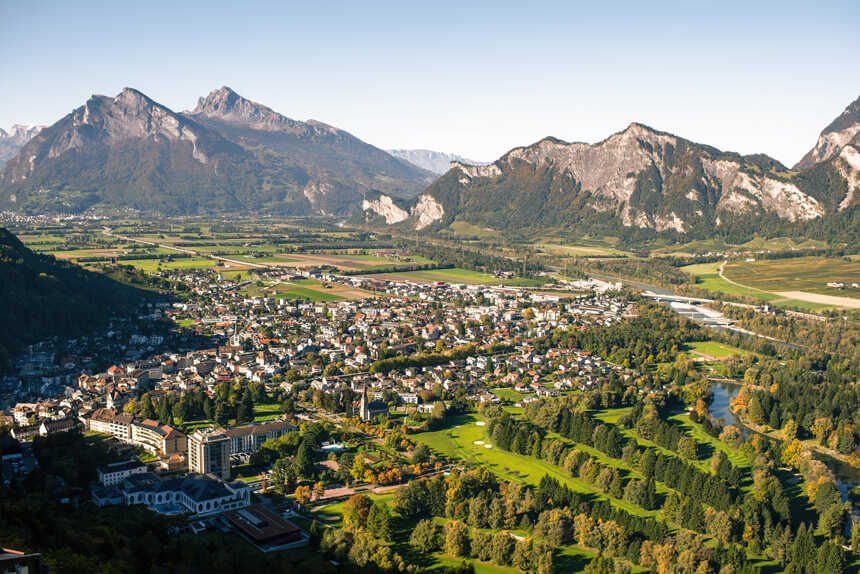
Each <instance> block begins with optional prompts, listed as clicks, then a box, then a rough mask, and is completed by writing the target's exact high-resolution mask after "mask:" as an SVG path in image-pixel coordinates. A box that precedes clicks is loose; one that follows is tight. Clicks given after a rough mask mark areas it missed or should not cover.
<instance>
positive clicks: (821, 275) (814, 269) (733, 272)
mask: <svg viewBox="0 0 860 574" xmlns="http://www.w3.org/2000/svg"><path fill="white" fill-rule="evenodd" d="M724 274H725V276H726V277H727V278H729V279H731V280H732V281H737V282H738V283H741V284H742V285H749V286H750V287H755V288H757V289H764V290H766V291H809V292H815V293H822V294H825V295H837V296H841V297H846V296H847V297H852V296H853V297H858V296H860V289H850V288H849V289H844V290H838V289H832V288H828V287H827V283H828V282H831V281H842V282H844V283H846V284H848V285H850V284H851V283H860V261H844V260H842V259H834V258H827V257H796V258H792V259H770V260H768V259H762V260H759V261H751V262H747V261H739V262H733V263H730V264H727V265H726V267H725V270H724Z"/></svg>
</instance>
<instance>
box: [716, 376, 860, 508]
mask: <svg viewBox="0 0 860 574" xmlns="http://www.w3.org/2000/svg"><path fill="white" fill-rule="evenodd" d="M711 390H712V391H713V393H714V398H713V401H712V402H711V405H710V408H709V411H710V413H711V416H713V417H714V418H715V419H720V418H722V419H723V421H724V422H725V424H733V425H735V426H737V427H738V428H740V429H741V432H743V433H744V435H746V433H747V432H755V431H753V430H752V429H750V428H747V426H746V425H744V424H743V423H742V422H741V420H740V419H739V418H738V417H737V416H735V414H734V413H733V412H732V411H731V410H730V409H729V405H730V403H731V400H732V399H733V398H735V397H736V396H738V393H739V392H740V390H741V386H740V385H736V384H732V383H722V382H716V383H712V384H711ZM768 438H771V437H768ZM771 440H776V439H772V438H771ZM812 456H814V457H815V458H816V459H818V460H820V461H821V462H823V463H824V464H826V465H827V468H829V469H830V470H831V472H833V475H834V476H835V477H836V486H837V487H838V488H839V492H840V493H842V500H843V501H844V500H847V498H848V491H849V490H850V489H851V488H853V487H855V486H857V485H860V469H857V468H854V467H853V466H851V465H850V464H847V463H845V462H842V461H841V460H839V459H838V458H833V457H832V456H828V455H826V454H821V453H818V452H814V451H813V453H812Z"/></svg>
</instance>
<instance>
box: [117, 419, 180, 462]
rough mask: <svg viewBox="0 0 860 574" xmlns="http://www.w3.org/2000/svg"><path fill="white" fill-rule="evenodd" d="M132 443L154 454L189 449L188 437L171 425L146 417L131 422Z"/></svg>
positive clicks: (165, 453) (168, 453)
mask: <svg viewBox="0 0 860 574" xmlns="http://www.w3.org/2000/svg"><path fill="white" fill-rule="evenodd" d="M130 442H131V443H132V444H136V445H138V446H142V447H143V448H144V449H146V451H147V452H150V453H152V454H154V455H170V454H174V453H177V452H185V451H186V450H188V438H187V437H186V436H185V435H184V434H182V433H181V432H179V431H178V430H176V429H175V428H173V427H172V426H170V425H163V424H159V422H158V421H153V420H150V419H146V420H143V421H140V422H137V421H135V422H133V423H131V441H130Z"/></svg>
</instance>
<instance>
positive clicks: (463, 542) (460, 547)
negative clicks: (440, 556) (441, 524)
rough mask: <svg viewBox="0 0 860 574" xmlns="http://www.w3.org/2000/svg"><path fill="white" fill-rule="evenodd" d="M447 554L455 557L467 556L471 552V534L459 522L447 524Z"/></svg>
mask: <svg viewBox="0 0 860 574" xmlns="http://www.w3.org/2000/svg"><path fill="white" fill-rule="evenodd" d="M444 550H445V553H446V554H450V555H451V556H454V557H459V556H466V555H467V554H468V552H469V532H468V530H467V529H466V525H465V524H463V523H462V522H460V521H459V520H452V521H450V522H447V523H445V548H444Z"/></svg>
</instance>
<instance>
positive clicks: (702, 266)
mask: <svg viewBox="0 0 860 574" xmlns="http://www.w3.org/2000/svg"><path fill="white" fill-rule="evenodd" d="M720 265H722V263H720V262H715V263H698V264H696V265H687V266H686V267H682V268H681V270H682V271H686V272H687V273H690V274H692V275H695V276H696V281H697V282H696V287H699V288H701V289H707V290H709V291H714V292H717V293H728V294H730V295H745V296H747V297H754V298H756V299H761V300H763V301H772V300H774V299H780V297H779V296H778V295H774V294H772V293H767V292H765V291H761V290H758V289H752V288H749V287H742V286H740V285H733V284H732V283H729V282H728V281H726V280H725V279H723V278H722V277H720Z"/></svg>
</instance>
